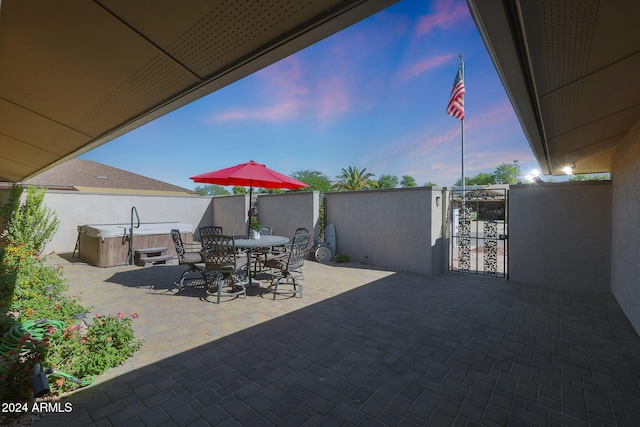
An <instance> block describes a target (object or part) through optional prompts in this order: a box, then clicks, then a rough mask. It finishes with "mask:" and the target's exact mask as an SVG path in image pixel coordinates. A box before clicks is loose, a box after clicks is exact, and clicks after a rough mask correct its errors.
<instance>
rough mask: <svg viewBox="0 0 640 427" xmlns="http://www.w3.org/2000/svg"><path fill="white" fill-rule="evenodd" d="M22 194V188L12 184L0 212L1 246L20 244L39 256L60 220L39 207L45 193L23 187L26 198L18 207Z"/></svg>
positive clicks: (31, 187) (43, 206)
mask: <svg viewBox="0 0 640 427" xmlns="http://www.w3.org/2000/svg"><path fill="white" fill-rule="evenodd" d="M23 190H24V187H22V186H20V185H17V184H14V185H13V186H12V187H11V190H10V192H9V201H8V202H7V203H6V204H5V205H3V206H2V207H1V208H0V216H1V217H2V222H3V224H4V229H3V231H2V233H0V237H1V238H2V242H3V243H4V244H5V245H6V244H10V243H14V242H17V243H22V244H24V245H26V246H27V247H28V248H29V249H31V250H33V251H35V252H36V253H41V252H42V251H43V249H44V247H45V245H46V244H47V243H48V242H49V241H51V239H52V238H53V235H54V234H55V232H56V230H57V229H58V225H59V224H60V220H59V219H58V216H57V215H56V213H55V211H53V210H52V209H51V208H49V207H47V206H45V205H44V203H43V201H44V196H45V194H46V189H44V188H36V187H33V186H30V187H27V196H26V198H25V200H24V203H22V202H21V196H22V192H23Z"/></svg>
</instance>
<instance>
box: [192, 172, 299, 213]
mask: <svg viewBox="0 0 640 427" xmlns="http://www.w3.org/2000/svg"><path fill="white" fill-rule="evenodd" d="M189 179H192V180H193V181H194V182H201V183H205V184H218V185H234V186H242V187H249V204H251V196H252V193H253V187H259V188H285V189H288V190H296V189H298V188H302V187H308V186H309V185H308V184H305V183H304V182H301V181H298V180H297V179H294V178H291V177H290V176H287V175H283V174H281V173H280V172H276V171H274V170H272V169H269V168H268V167H266V166H265V165H263V164H261V163H256V162H254V161H253V160H251V161H249V162H247V163H241V164H239V165H236V166H231V167H229V168H225V169H219V170H217V171H213V172H208V173H203V174H202V175H196V176H192V177H191V178H189ZM249 224H251V209H249Z"/></svg>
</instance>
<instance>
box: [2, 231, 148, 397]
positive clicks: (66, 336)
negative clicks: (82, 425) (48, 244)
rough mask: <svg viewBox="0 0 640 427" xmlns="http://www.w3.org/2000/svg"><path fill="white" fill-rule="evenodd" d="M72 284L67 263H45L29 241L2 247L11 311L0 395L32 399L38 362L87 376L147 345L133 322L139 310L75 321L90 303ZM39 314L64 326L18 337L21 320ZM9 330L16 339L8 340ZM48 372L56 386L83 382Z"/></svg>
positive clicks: (5, 298) (5, 307)
mask: <svg viewBox="0 0 640 427" xmlns="http://www.w3.org/2000/svg"><path fill="white" fill-rule="evenodd" d="M67 289H68V283H67V281H66V279H65V278H64V276H63V269H62V268H61V267H51V266H46V265H45V264H44V262H43V259H41V258H40V257H39V256H38V255H37V254H36V253H35V252H34V251H33V250H32V249H30V248H29V247H28V246H27V245H25V244H17V245H15V244H11V245H9V246H7V247H6V248H0V304H1V306H2V307H1V308H2V313H6V315H3V316H1V317H0V336H2V337H3V338H2V340H1V342H0V344H1V347H2V348H3V351H4V353H3V354H2V355H0V399H2V400H4V401H14V402H15V401H25V399H27V400H28V399H30V377H31V374H32V372H33V369H34V367H35V364H36V363H40V365H41V366H42V368H43V369H46V368H53V369H55V370H58V371H61V372H63V373H66V374H68V375H71V376H74V377H78V378H84V377H87V376H93V375H100V374H102V373H104V372H105V371H106V370H107V369H109V368H111V367H114V366H117V365H119V364H121V363H122V362H124V361H125V360H126V359H127V358H128V357H130V356H131V355H133V353H134V352H135V351H136V350H138V349H139V348H140V346H141V345H142V343H141V341H138V340H136V339H135V336H134V332H133V328H132V325H131V321H132V318H135V317H137V314H134V315H133V316H131V317H125V316H124V315H123V314H122V313H118V314H117V315H108V316H99V317H97V318H96V319H94V320H93V322H92V323H91V324H88V325H82V326H77V325H74V324H73V322H74V320H75V317H77V315H78V314H84V313H87V312H88V311H89V310H90V307H85V306H82V305H81V304H80V301H79V298H77V297H70V296H68V295H66V294H65V292H66V291H67ZM38 319H48V321H49V322H50V323H55V325H56V326H57V325H61V327H53V326H46V324H45V326H42V327H41V329H42V328H44V331H40V332H39V333H37V334H36V333H29V332H27V333H25V334H24V335H23V336H22V337H20V338H19V341H18V338H17V337H16V333H15V331H16V330H18V329H20V328H18V326H22V325H31V326H33V325H34V324H36V323H39V322H34V321H35V320H38ZM29 331H30V330H29ZM7 332H11V333H9V334H8V335H7V336H9V337H13V338H14V340H15V341H17V343H13V342H11V340H7V338H6V337H5V334H6V333H7ZM7 347H10V349H9V350H8V351H7ZM48 378H49V383H50V387H51V390H52V391H54V392H62V391H68V390H72V389H74V388H77V387H79V386H80V384H76V383H74V382H72V381H68V380H67V379H68V377H65V376H60V375H54V374H50V375H49V377H48ZM27 391H28V392H27Z"/></svg>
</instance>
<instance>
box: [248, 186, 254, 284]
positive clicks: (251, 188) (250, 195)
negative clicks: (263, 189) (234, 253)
mask: <svg viewBox="0 0 640 427" xmlns="http://www.w3.org/2000/svg"><path fill="white" fill-rule="evenodd" d="M252 198H253V186H252V185H249V223H248V224H247V239H249V238H250V237H251V216H252V214H253V206H252V203H251V199H252ZM247 277H248V278H249V287H251V286H253V283H252V280H251V248H250V247H249V248H247Z"/></svg>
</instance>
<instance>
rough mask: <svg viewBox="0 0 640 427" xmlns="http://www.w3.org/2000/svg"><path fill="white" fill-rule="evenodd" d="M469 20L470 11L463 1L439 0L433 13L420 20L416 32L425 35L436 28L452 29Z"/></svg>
mask: <svg viewBox="0 0 640 427" xmlns="http://www.w3.org/2000/svg"><path fill="white" fill-rule="evenodd" d="M468 18H469V9H468V8H467V6H466V5H465V4H464V2H463V1H451V0H439V1H437V2H435V6H434V10H433V13H430V14H429V15H426V16H423V17H421V18H420V19H419V21H418V24H417V27H416V32H417V33H418V34H420V35H424V34H427V33H429V32H430V31H431V30H433V29H434V28H450V27H452V26H454V25H456V24H458V23H460V22H462V21H465V20H468Z"/></svg>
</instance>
